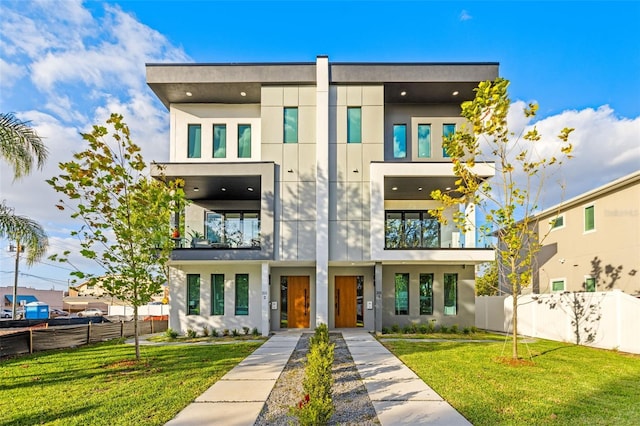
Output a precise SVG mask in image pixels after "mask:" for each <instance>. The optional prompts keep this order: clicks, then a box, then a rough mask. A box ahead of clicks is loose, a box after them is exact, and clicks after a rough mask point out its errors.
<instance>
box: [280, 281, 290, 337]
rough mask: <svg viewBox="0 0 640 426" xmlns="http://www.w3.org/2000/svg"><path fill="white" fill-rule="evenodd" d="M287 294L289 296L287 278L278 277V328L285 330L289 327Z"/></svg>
mask: <svg viewBox="0 0 640 426" xmlns="http://www.w3.org/2000/svg"><path fill="white" fill-rule="evenodd" d="M288 294H289V281H288V279H287V277H280V328H287V327H288V326H289V317H288V310H287V309H288V305H287V300H288V297H289V296H288Z"/></svg>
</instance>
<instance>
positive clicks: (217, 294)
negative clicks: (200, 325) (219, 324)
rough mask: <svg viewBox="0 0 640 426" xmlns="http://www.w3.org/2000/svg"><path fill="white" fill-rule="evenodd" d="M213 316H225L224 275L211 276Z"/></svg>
mask: <svg viewBox="0 0 640 426" xmlns="http://www.w3.org/2000/svg"><path fill="white" fill-rule="evenodd" d="M211 315H224V274H211Z"/></svg>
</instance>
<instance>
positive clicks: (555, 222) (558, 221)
mask: <svg viewBox="0 0 640 426" xmlns="http://www.w3.org/2000/svg"><path fill="white" fill-rule="evenodd" d="M562 227H564V216H558V217H556V218H555V219H552V220H551V229H558V228H562Z"/></svg>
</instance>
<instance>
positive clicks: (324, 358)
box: [289, 324, 335, 426]
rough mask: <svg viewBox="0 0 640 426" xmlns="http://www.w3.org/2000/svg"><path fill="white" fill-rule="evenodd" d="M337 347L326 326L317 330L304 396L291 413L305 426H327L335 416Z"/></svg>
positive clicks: (307, 370) (307, 364) (306, 375)
mask: <svg viewBox="0 0 640 426" xmlns="http://www.w3.org/2000/svg"><path fill="white" fill-rule="evenodd" d="M334 349H335V345H334V344H332V343H330V341H329V328H328V327H327V325H326V324H320V325H319V326H318V327H316V330H315V333H314V335H313V337H311V339H310V341H309V352H308V354H307V362H306V367H305V377H304V380H303V382H302V389H303V391H304V397H303V398H302V399H301V400H300V402H298V404H297V405H296V406H295V407H291V408H290V410H289V412H290V414H292V415H294V416H295V417H297V418H298V422H299V424H300V425H302V426H312V425H313V426H315V425H326V424H328V423H329V419H330V418H331V416H332V415H333V411H334V407H333V395H332V391H331V388H332V386H333V376H332V375H331V369H332V367H333V354H334Z"/></svg>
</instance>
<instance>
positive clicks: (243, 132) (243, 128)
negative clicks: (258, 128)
mask: <svg viewBox="0 0 640 426" xmlns="http://www.w3.org/2000/svg"><path fill="white" fill-rule="evenodd" d="M238 158H251V125H250V124H238Z"/></svg>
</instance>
